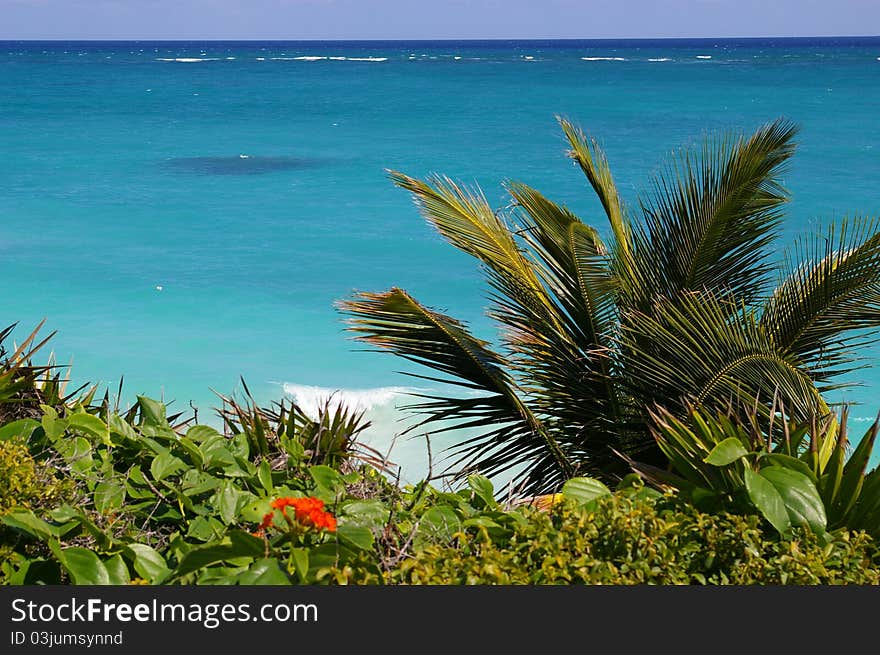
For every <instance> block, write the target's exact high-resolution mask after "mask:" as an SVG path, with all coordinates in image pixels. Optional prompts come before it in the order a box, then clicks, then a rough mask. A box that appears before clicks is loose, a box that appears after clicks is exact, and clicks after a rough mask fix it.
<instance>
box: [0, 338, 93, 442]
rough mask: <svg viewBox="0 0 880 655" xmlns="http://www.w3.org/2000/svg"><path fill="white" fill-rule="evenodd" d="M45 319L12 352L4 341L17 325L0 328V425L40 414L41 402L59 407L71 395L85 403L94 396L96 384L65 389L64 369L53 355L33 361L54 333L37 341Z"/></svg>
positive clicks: (70, 400) (70, 397) (71, 398)
mask: <svg viewBox="0 0 880 655" xmlns="http://www.w3.org/2000/svg"><path fill="white" fill-rule="evenodd" d="M44 322H45V321H44ZM44 322H41V323H40V324H39V325H38V326H37V327H36V328H34V330H33V331H31V333H30V334H28V335H27V336H26V337H25V338H24V341H22V342H21V344H19V345H18V346H17V347H14V348H13V351H12V352H11V353H10V352H9V351H8V350H7V348H6V342H7V341H8V339H9V337H10V336H11V335H12V332H13V330H14V329H15V327H16V326H15V325H14V324H13V325H10V326H8V327H6V328H5V329H3V330H0V425H5V424H6V423H9V422H11V421H14V420H16V419H23V418H34V417H39V416H40V415H41V413H42V411H41V410H40V405H51V406H53V407H61V406H63V405H64V404H66V403H69V402H72V401H73V399H74V398H76V402H80V403H82V404H85V405H88V404H89V403H90V402H91V400H92V397H93V396H94V393H95V391H96V388H95V387H92V388H87V385H83V386H81V387H79V388H77V389H74V390H72V391H68V390H67V388H66V387H67V380H66V379H65V377H64V374H65V369H64V367H58V366H56V365H55V363H54V360H53V358H52V357H50V358H49V362H48V363H47V364H34V363H33V357H34V355H35V354H36V353H37V352H38V351H39V350H40V349H42V348H43V347H44V346H45V345H46V344H47V343H48V342H49V340H50V339H51V338H52V336H53V335H54V334H55V333H54V332H52V333H51V334H49V335H48V336H46V337H45V338H43V339H41V340H39V341H37V337H38V335H39V332H40V330H41V329H42V327H43V323H44Z"/></svg>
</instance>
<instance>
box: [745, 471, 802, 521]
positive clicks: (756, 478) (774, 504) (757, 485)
mask: <svg viewBox="0 0 880 655" xmlns="http://www.w3.org/2000/svg"><path fill="white" fill-rule="evenodd" d="M771 468H772V467H771ZM745 479H746V491H747V492H748V494H749V499H750V500H751V501H752V503H754V505H755V507H757V508H758V511H759V512H761V514H762V515H763V516H764V518H766V519H767V520H768V521H769V522H770V525H772V526H773V527H774V528H776V530H777V531H778V532H779V533H780V534H782V535H785V534H787V533H788V531H789V530H790V529H791V519H790V518H789V516H788V510H786V508H785V502H784V501H783V500H782V496H780V495H779V492H778V491H777V490H776V487H774V486H773V485H772V484H771V483H770V481H769V480H767V479H765V478H764V477H762V476H761V475H759V474H758V473H755V472H754V471H753V470H752V469H750V468H748V467H746V469H745Z"/></svg>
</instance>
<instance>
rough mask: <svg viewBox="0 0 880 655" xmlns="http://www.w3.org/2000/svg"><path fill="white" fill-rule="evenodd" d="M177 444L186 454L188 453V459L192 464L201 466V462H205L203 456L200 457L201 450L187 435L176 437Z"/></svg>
mask: <svg viewBox="0 0 880 655" xmlns="http://www.w3.org/2000/svg"><path fill="white" fill-rule="evenodd" d="M177 444H178V445H179V446H180V447H181V448H183V449H184V450H185V451H186V454H187V455H189V458H190V461H192V464H193V466H196V467H197V468H201V467H202V464H204V462H205V458H204V457H202V451H201V450H199V447H198V446H197V445H196V444H195V442H193V441H192V440H191V439H189V438H187V437H177Z"/></svg>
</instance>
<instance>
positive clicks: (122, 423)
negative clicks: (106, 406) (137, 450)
mask: <svg viewBox="0 0 880 655" xmlns="http://www.w3.org/2000/svg"><path fill="white" fill-rule="evenodd" d="M107 425H108V426H109V428H110V432H111V434H118V435H119V436H121V437H124V438H125V439H128V440H129V441H137V440H138V435H137V432H135V431H134V428H133V427H131V425H130V424H129V423H128V421H126V420H125V419H124V418H122V417H121V416H119V415H118V414H111V415H110V420H109V421H107Z"/></svg>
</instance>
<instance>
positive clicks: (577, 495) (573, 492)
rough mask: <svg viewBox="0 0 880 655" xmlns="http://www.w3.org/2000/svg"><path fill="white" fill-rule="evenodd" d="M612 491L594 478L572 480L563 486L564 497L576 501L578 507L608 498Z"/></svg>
mask: <svg viewBox="0 0 880 655" xmlns="http://www.w3.org/2000/svg"><path fill="white" fill-rule="evenodd" d="M610 494H611V490H610V489H609V488H608V487H606V486H605V485H604V484H602V483H601V482H599V481H598V480H594V479H593V478H571V479H570V480H566V482H565V484H563V485H562V497H563V498H567V499H569V500H573V501H575V502H576V503H577V504H578V505H586V504H587V503H589V502H591V501H593V500H596V499H597V498H601V497H602V496H608V495H610Z"/></svg>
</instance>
